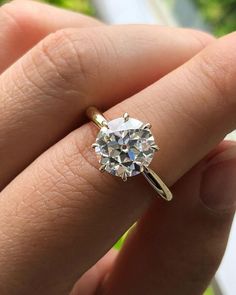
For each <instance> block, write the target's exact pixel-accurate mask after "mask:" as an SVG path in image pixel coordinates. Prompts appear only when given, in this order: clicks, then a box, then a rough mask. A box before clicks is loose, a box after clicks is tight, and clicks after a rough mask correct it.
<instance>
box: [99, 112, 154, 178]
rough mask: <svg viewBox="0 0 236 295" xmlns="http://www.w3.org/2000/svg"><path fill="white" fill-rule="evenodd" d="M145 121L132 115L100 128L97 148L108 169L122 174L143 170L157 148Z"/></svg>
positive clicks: (100, 158)
mask: <svg viewBox="0 0 236 295" xmlns="http://www.w3.org/2000/svg"><path fill="white" fill-rule="evenodd" d="M144 126H145V125H144V123H143V122H141V121H139V120H137V119H133V118H128V119H127V120H125V119H124V118H118V119H115V120H112V121H110V122H108V128H106V127H103V128H101V130H100V132H99V133H98V135H97V138H96V144H95V152H96V153H97V155H98V157H99V161H100V163H101V165H102V167H103V169H104V170H105V171H107V172H108V173H110V174H112V175H115V176H119V177H122V178H123V179H125V178H126V177H131V176H134V175H137V174H139V173H141V172H142V171H143V170H144V167H147V166H148V165H149V164H150V163H151V161H152V159H153V157H154V153H155V151H156V149H157V145H156V144H155V140H154V137H153V135H152V133H151V131H150V129H149V128H147V127H146V128H144Z"/></svg>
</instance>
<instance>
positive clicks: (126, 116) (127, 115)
mask: <svg viewBox="0 0 236 295" xmlns="http://www.w3.org/2000/svg"><path fill="white" fill-rule="evenodd" d="M123 118H124V121H125V122H127V121H128V120H129V114H128V113H124V114H123Z"/></svg>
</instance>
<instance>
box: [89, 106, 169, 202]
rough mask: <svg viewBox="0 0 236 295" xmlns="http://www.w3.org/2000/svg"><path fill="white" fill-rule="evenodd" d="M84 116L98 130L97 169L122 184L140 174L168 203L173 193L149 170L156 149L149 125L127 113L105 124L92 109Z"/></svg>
mask: <svg viewBox="0 0 236 295" xmlns="http://www.w3.org/2000/svg"><path fill="white" fill-rule="evenodd" d="M87 115H88V117H89V118H90V119H91V120H92V121H93V122H94V123H95V124H96V125H97V126H98V127H99V129H100V130H99V132H98V134H97V137H96V141H95V143H94V144H92V147H93V148H94V149H95V152H96V154H97V156H98V159H99V163H100V164H101V166H100V168H99V170H100V171H101V172H104V171H106V172H108V173H110V174H112V175H114V176H118V177H120V178H122V179H123V181H126V180H127V179H128V178H129V177H133V176H136V175H138V174H140V173H142V174H143V175H144V177H145V178H146V180H147V181H148V182H149V184H150V185H151V186H152V187H153V188H154V189H155V191H156V192H157V193H158V195H159V196H160V197H162V198H164V199H165V200H167V201H170V200H171V199H172V193H171V192H170V190H169V189H168V187H167V186H166V185H165V184H164V182H163V181H162V180H161V179H160V177H159V176H158V175H157V174H156V173H155V172H154V171H153V170H151V169H150V168H149V165H150V164H151V162H152V160H153V158H154V155H155V152H157V151H158V150H159V147H158V145H157V144H156V142H155V139H154V136H153V134H152V132H151V125H150V124H149V123H146V124H145V123H143V122H141V121H139V120H137V119H135V118H130V117H129V115H128V113H124V114H123V116H122V117H120V118H117V119H114V120H111V121H107V120H106V119H105V117H104V116H103V115H102V114H101V113H100V112H99V111H98V110H97V109H96V108H95V107H90V108H88V110H87Z"/></svg>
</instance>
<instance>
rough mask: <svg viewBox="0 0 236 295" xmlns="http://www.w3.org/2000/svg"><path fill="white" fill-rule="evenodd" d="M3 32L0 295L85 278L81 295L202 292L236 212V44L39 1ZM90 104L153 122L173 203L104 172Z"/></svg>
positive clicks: (14, 7) (66, 288)
mask: <svg viewBox="0 0 236 295" xmlns="http://www.w3.org/2000/svg"><path fill="white" fill-rule="evenodd" d="M0 22H1V24H4V25H2V26H1V28H0V30H1V34H0V38H1V50H0V61H1V64H0V70H1V72H2V74H1V76H0V97H1V104H0V159H1V169H0V187H1V189H2V192H1V198H0V212H1V215H0V266H1V272H0V293H1V295H5V294H6V295H15V294H17V295H26V294H34V295H38V294H40V295H42V294H43V295H47V294H50V295H52V294H57V295H59V294H68V293H69V292H70V291H71V289H72V286H73V284H74V283H75V282H76V281H77V280H78V281H77V283H76V285H75V287H74V289H73V291H72V294H79V295H92V294H99V295H118V294H119V295H120V294H122V295H125V294H129V295H131V294H134V295H139V294H142V295H143V294H148V295H152V294H161V295H165V294H171V295H172V294H175V295H176V294H177V295H179V294H181V295H185V294H186V295H189V294H193V295H198V294H201V293H202V292H203V291H204V290H205V288H206V287H207V285H208V284H209V282H210V280H211V278H212V276H213V275H214V273H215V271H216V269H217V267H218V265H219V262H220V260H221V258H222V256H223V253H224V250H225V246H226V242H227V238H228V234H229V230H230V225H231V222H232V218H233V214H234V209H235V199H236V196H235V190H236V183H235V181H234V180H235V175H236V148H235V144H234V143H232V142H223V143H220V142H221V141H222V139H223V138H224V136H225V135H226V134H227V133H228V132H230V131H231V130H233V129H234V128H235V125H236V118H235V111H236V100H235V95H236V87H235V77H236V70H235V69H236V67H235V64H236V42H235V40H236V35H235V34H231V35H229V36H226V37H224V38H222V39H219V40H217V41H215V40H214V39H213V37H211V36H209V35H207V34H204V33H200V32H197V31H192V30H185V29H174V28H165V27H158V26H145V25H139V26H137V25H136V26H135V25H134V26H130V25H129V26H105V25H103V24H101V23H99V22H98V21H96V20H93V19H90V18H87V17H84V16H81V15H77V14H74V13H72V12H65V11H62V10H58V9H56V8H51V7H49V6H45V5H42V4H39V3H32V2H28V1H27V2H22V1H16V2H12V3H11V4H7V5H5V6H4V7H2V8H1V11H0ZM70 27H74V29H70ZM205 47H206V48H205ZM199 52H200V53H199ZM128 97H129V98H128ZM91 105H96V106H97V107H98V108H100V109H105V110H108V111H107V112H106V114H105V115H106V116H107V117H108V118H110V119H111V118H116V117H119V116H121V114H122V113H124V112H128V113H130V115H131V116H132V117H135V118H138V119H140V120H142V121H144V122H150V123H151V124H152V126H153V127H152V131H153V134H154V136H155V137H156V139H157V141H158V143H159V145H160V147H161V150H160V152H158V154H157V155H156V156H155V158H154V160H153V162H152V167H153V168H154V170H155V171H157V172H158V174H160V175H161V177H162V178H163V179H164V181H165V182H166V183H167V184H168V185H169V186H172V191H173V193H174V200H173V201H172V202H171V203H165V202H164V201H162V200H159V199H155V193H154V192H153V190H152V189H151V188H149V186H148V185H147V184H146V183H145V181H143V180H142V178H139V177H135V178H133V179H130V180H129V181H128V182H127V183H122V181H121V180H120V179H117V178H115V177H112V176H109V175H108V174H101V173H100V172H99V170H98V163H97V159H96V156H95V155H94V153H93V151H92V150H91V148H90V146H91V144H92V143H93V142H94V139H95V136H96V132H97V130H96V128H95V127H94V126H93V124H92V123H86V119H85V116H84V114H85V110H86V108H87V107H88V106H91ZM141 216H142V218H141V219H140V217H141ZM137 219H140V221H139V222H138V225H137V226H136V227H135V228H134V230H133V231H132V233H131V235H130V237H129V238H128V240H127V242H126V244H125V246H124V248H123V249H122V251H121V252H120V254H119V255H118V257H117V253H116V252H115V251H114V250H110V251H109V249H111V247H112V246H113V244H114V243H115V241H116V240H117V239H118V238H119V237H120V236H121V235H122V233H124V232H125V231H126V230H127V229H128V228H129V227H130V226H131V225H132V224H133V223H134V222H135V221H136V220H137ZM104 255H105V256H104ZM115 259H116V260H115Z"/></svg>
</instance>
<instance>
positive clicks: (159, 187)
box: [143, 167, 173, 201]
mask: <svg viewBox="0 0 236 295" xmlns="http://www.w3.org/2000/svg"><path fill="white" fill-rule="evenodd" d="M143 176H144V177H145V179H146V180H147V181H148V183H149V184H150V185H151V186H152V187H153V188H154V190H155V191H156V192H157V193H158V195H159V196H160V197H162V198H163V199H165V200H166V201H171V200H172V198H173V195H172V193H171V191H170V190H169V188H168V187H167V186H166V185H165V183H164V182H163V181H162V180H161V178H160V177H159V176H158V175H157V174H156V173H155V172H154V171H153V170H152V169H151V168H149V167H147V168H145V170H144V172H143Z"/></svg>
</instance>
